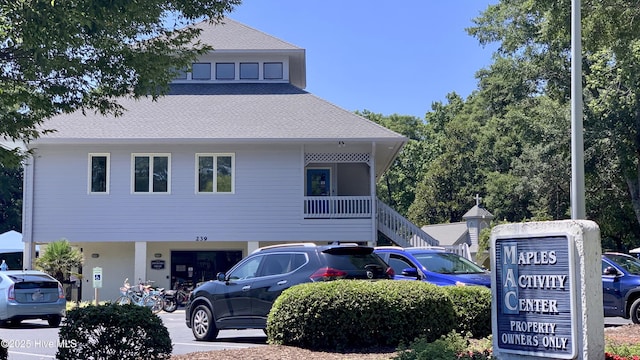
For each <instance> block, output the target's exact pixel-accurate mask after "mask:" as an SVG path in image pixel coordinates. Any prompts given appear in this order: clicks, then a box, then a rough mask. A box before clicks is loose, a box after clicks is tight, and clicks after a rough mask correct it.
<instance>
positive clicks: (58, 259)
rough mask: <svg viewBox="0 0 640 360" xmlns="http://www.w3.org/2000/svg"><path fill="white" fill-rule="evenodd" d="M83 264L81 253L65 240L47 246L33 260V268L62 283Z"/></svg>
mask: <svg viewBox="0 0 640 360" xmlns="http://www.w3.org/2000/svg"><path fill="white" fill-rule="evenodd" d="M83 262H84V258H83V256H82V253H81V252H80V251H79V250H78V249H76V248H74V247H72V246H71V244H70V243H69V241H68V240H67V239H60V240H58V241H54V242H52V243H49V244H47V247H46V248H45V250H44V252H43V253H42V254H41V255H40V257H38V258H37V259H36V260H35V266H36V268H38V269H39V270H42V271H44V272H46V273H48V274H50V275H51V276H53V277H54V278H56V280H58V281H60V283H64V281H65V280H68V279H69V277H70V275H72V274H75V272H73V271H74V270H75V269H77V268H78V267H80V266H82V263H83Z"/></svg>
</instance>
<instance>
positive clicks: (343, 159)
mask: <svg viewBox="0 0 640 360" xmlns="http://www.w3.org/2000/svg"><path fill="white" fill-rule="evenodd" d="M370 161H371V155H370V154H367V153H306V154H304V164H305V166H306V165H309V164H310V163H365V164H369V165H371V164H370Z"/></svg>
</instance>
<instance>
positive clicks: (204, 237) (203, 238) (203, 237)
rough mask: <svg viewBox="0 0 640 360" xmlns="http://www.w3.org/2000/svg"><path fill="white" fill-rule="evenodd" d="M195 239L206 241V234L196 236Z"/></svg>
mask: <svg viewBox="0 0 640 360" xmlns="http://www.w3.org/2000/svg"><path fill="white" fill-rule="evenodd" d="M196 241H207V237H206V236H196Z"/></svg>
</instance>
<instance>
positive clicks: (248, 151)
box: [23, 19, 437, 300]
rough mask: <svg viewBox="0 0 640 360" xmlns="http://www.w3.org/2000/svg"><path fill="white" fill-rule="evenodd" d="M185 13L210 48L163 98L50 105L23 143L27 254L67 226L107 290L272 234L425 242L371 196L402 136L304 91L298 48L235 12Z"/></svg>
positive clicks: (162, 282) (177, 275)
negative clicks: (98, 107)
mask: <svg viewBox="0 0 640 360" xmlns="http://www.w3.org/2000/svg"><path fill="white" fill-rule="evenodd" d="M196 26H199V27H202V29H203V33H202V37H201V39H202V40H203V41H204V42H206V43H209V44H210V45H212V46H213V47H214V49H215V50H214V51H213V52H211V53H209V54H205V55H203V56H202V57H201V58H200V59H198V61H196V62H194V63H193V64H192V66H191V68H189V69H186V70H185V71H184V72H182V73H181V74H179V76H178V77H177V78H176V79H175V80H174V81H173V83H172V84H171V86H170V89H171V90H170V93H169V94H168V95H167V96H164V97H161V98H159V99H158V100H157V101H152V100H151V99H141V100H130V99H121V100H120V103H121V104H122V105H123V106H124V108H125V109H126V111H125V112H124V114H122V115H121V116H118V117H113V116H108V117H105V116H101V115H99V114H86V115H83V114H82V113H80V112H77V113H73V114H64V115H60V116H57V117H55V118H52V119H50V120H48V121H46V122H45V123H44V124H43V126H42V127H43V129H54V130H55V131H54V132H50V133H46V134H45V135H43V136H42V137H40V138H38V139H36V140H34V141H32V142H30V143H28V144H25V147H26V148H27V149H29V150H31V151H32V152H33V156H32V157H31V158H30V159H29V161H28V163H27V164H26V166H25V172H24V174H25V175H24V176H25V182H24V189H25V190H24V199H23V202H24V211H23V236H24V241H25V243H26V245H25V266H26V267H29V266H30V265H31V263H32V260H33V256H34V246H35V245H36V244H47V243H49V242H53V241H56V240H59V239H62V238H64V239H67V240H69V241H70V242H71V243H72V244H73V245H74V246H77V247H78V248H80V250H81V251H82V252H83V254H84V257H85V264H84V266H83V267H82V269H79V270H80V272H81V273H84V274H91V273H92V269H95V268H101V269H102V271H103V276H102V284H103V289H102V290H101V294H102V295H101V297H102V298H103V299H111V298H115V297H116V296H117V295H118V289H119V288H120V286H122V282H123V281H124V280H125V279H126V278H128V279H130V281H131V282H136V281H138V280H152V281H154V282H155V284H156V285H157V286H160V287H165V288H171V287H172V286H173V284H174V283H175V282H188V283H192V284H195V283H197V282H199V281H204V280H208V279H212V278H214V277H215V275H216V273H217V272H219V271H226V270H228V269H229V268H230V267H231V266H232V265H233V264H234V263H235V262H237V261H238V260H239V259H241V258H242V257H243V256H245V255H247V254H248V253H250V252H252V251H253V250H255V249H257V248H259V247H262V246H266V245H271V244H277V243H287V242H316V243H331V242H335V241H347V242H356V243H362V244H370V245H373V244H375V242H376V239H377V236H378V232H381V233H383V234H385V236H387V237H388V238H390V239H392V240H393V241H395V242H396V243H397V244H399V245H408V244H409V243H408V240H407V239H411V241H412V244H416V243H415V241H418V243H417V244H432V245H437V242H436V241H434V240H433V239H432V238H431V237H429V236H428V235H427V234H425V233H424V232H422V231H421V230H420V229H419V228H418V227H417V226H415V225H413V224H410V223H409V222H408V221H407V220H406V219H404V218H402V217H401V216H399V215H398V214H397V213H395V212H394V211H393V210H392V209H390V208H389V207H387V206H386V205H384V204H383V203H381V202H380V201H379V200H378V199H377V198H376V196H375V194H376V180H377V179H379V177H380V176H381V175H382V174H383V173H384V172H385V171H386V170H387V169H388V167H389V166H390V165H391V163H392V162H393V160H394V159H395V157H396V155H397V154H398V152H399V151H400V150H401V149H402V147H403V145H404V144H405V143H406V141H407V139H406V138H405V137H404V136H402V135H400V134H397V133H395V132H393V131H390V130H389V129H386V128H384V127H382V126H380V125H378V124H376V123H373V122H371V121H369V120H367V119H365V118H363V117H361V116H358V115H356V114H354V113H351V112H349V111H346V110H344V109H341V108H339V107H337V106H335V105H333V104H331V103H329V102H327V101H325V100H322V99H320V98H318V97H316V96H314V95H313V94H310V93H308V92H307V91H305V90H304V87H305V86H306V75H305V72H306V67H305V51H304V49H302V48H299V47H297V46H294V45H291V44H289V43H287V42H284V41H281V40H279V39H276V38H273V37H271V36H269V35H267V34H264V33H262V32H260V31H257V30H255V29H252V28H250V27H247V26H245V25H243V24H240V23H238V22H235V21H233V20H232V19H226V21H225V24H224V25H216V26H212V25H209V24H207V23H201V24H197V25H196ZM407 229H409V230H410V232H409V233H407V232H406V231H407ZM90 280H91V279H90V277H88V276H85V277H84V279H83V283H82V287H81V291H80V298H81V299H85V300H86V299H90V298H91V297H92V296H93V291H88V290H91V285H92V283H91V281H90ZM82 288H84V289H85V291H84V292H82Z"/></svg>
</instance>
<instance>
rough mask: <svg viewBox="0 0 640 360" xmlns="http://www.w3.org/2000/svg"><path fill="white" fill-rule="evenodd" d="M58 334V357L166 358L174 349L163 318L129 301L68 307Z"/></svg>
mask: <svg viewBox="0 0 640 360" xmlns="http://www.w3.org/2000/svg"><path fill="white" fill-rule="evenodd" d="M59 335H60V344H61V345H60V346H59V347H58V352H57V354H56V358H57V359H89V358H93V359H142V358H144V359H168V358H170V357H171V351H172V350H173V346H172V345H171V338H170V337H169V331H168V330H167V328H166V327H165V326H164V324H163V323H162V319H160V317H158V316H157V315H155V314H153V313H152V312H151V310H150V309H149V308H148V307H146V306H137V305H132V304H129V305H115V304H107V305H99V306H93V305H89V306H86V307H79V308H76V309H74V310H71V311H69V312H68V313H67V316H66V318H65V321H64V323H63V325H62V327H61V328H60V333H59Z"/></svg>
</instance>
